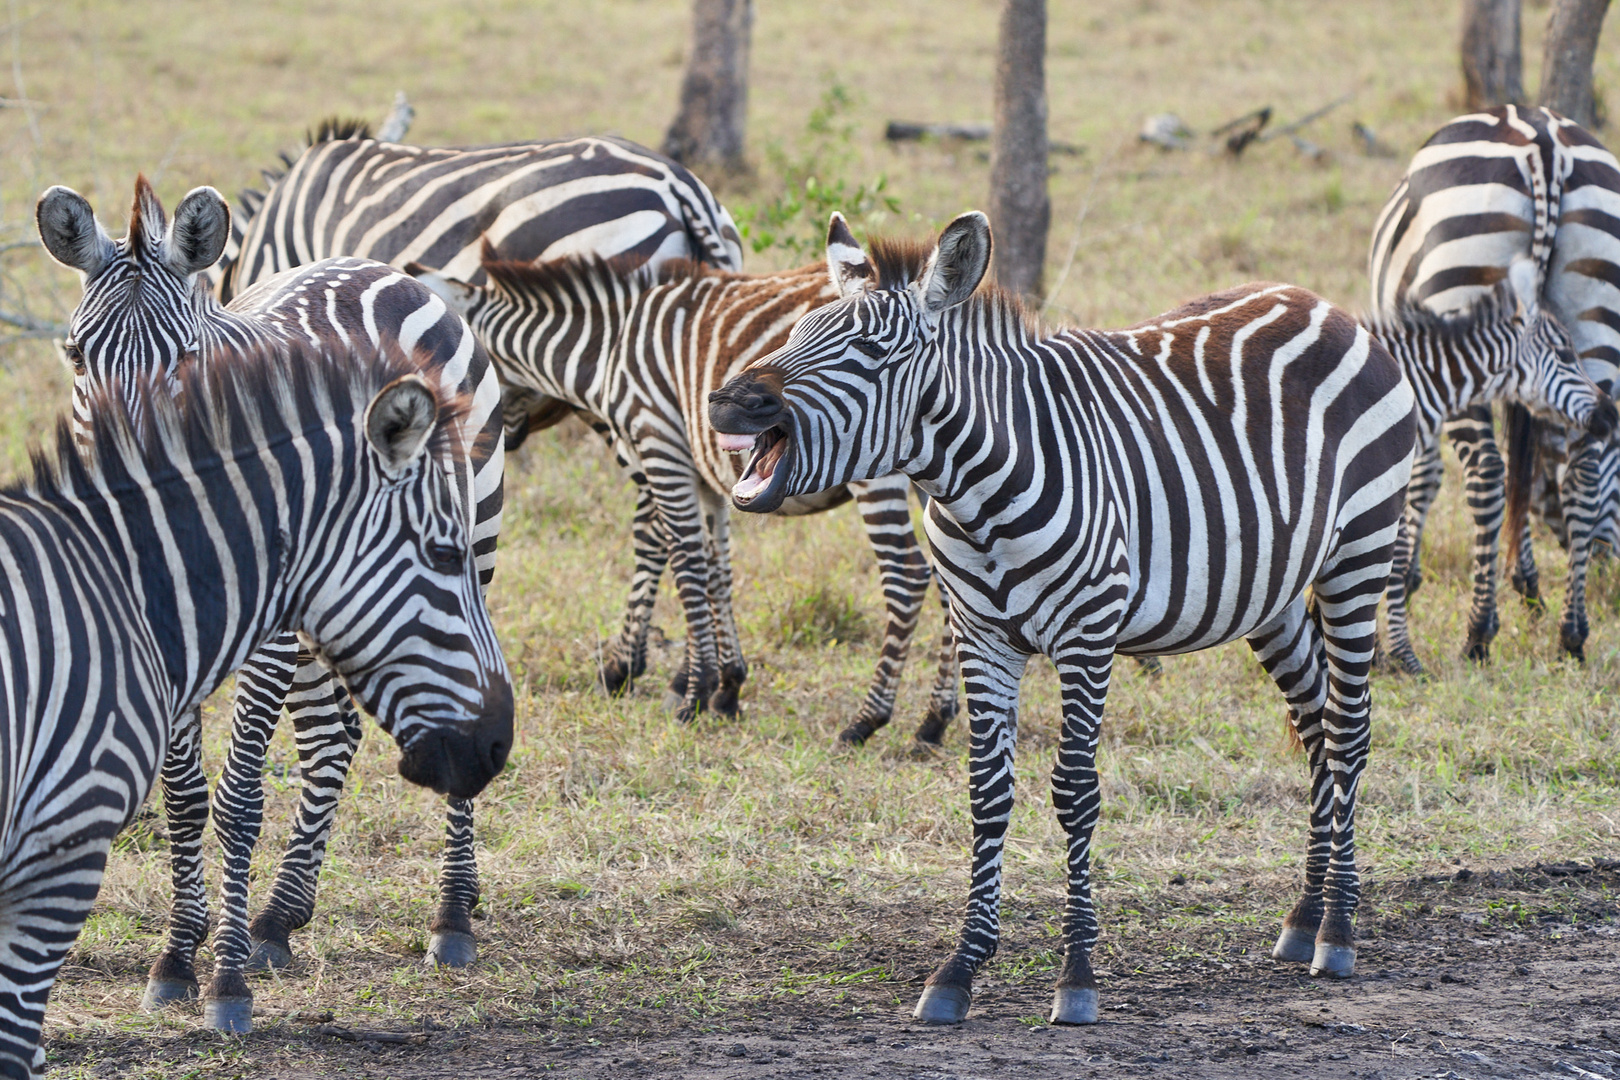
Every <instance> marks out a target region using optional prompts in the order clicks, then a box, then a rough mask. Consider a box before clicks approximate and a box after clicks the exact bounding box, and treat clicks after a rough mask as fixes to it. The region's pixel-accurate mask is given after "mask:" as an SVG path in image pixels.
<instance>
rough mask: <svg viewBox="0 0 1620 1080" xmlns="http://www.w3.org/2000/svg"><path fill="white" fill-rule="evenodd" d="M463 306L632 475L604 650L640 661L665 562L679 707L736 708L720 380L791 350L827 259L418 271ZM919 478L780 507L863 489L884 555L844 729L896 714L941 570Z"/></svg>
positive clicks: (945, 670)
mask: <svg viewBox="0 0 1620 1080" xmlns="http://www.w3.org/2000/svg"><path fill="white" fill-rule="evenodd" d="M407 269H408V270H410V271H411V272H412V273H415V274H417V275H418V276H419V278H420V279H421V280H422V281H423V282H425V283H426V284H428V285H429V286H431V287H432V288H433V289H435V290H436V291H438V292H439V293H440V294H441V295H442V296H443V297H444V298H445V300H446V302H447V303H449V304H450V306H451V307H453V308H454V309H456V310H457V311H459V312H461V314H462V315H463V316H464V317H465V318H466V319H467V322H468V324H469V325H470V326H471V327H472V329H473V333H475V334H477V335H478V337H479V339H480V340H482V341H484V342H486V343H487V344H488V346H489V349H490V355H491V357H492V358H493V359H494V361H495V363H496V365H497V367H498V368H499V369H500V371H501V377H502V380H503V381H504V382H505V383H506V385H507V387H508V388H509V395H508V396H509V398H510V396H511V394H510V391H511V390H512V389H522V390H528V391H531V392H533V393H535V394H538V395H540V396H542V397H543V398H545V399H548V400H559V401H562V402H565V403H566V404H568V405H569V406H571V407H572V408H574V409H576V410H577V411H579V412H580V413H581V414H584V415H586V416H588V417H589V418H590V419H591V421H592V422H593V424H595V425H596V426H598V428H599V429H602V430H603V434H604V435H605V436H606V437H607V438H608V440H609V441H610V442H611V443H612V444H613V446H614V449H615V451H616V452H617V454H618V455H619V458H620V460H621V462H623V463H624V464H625V465H626V467H627V469H628V470H629V472H630V474H631V476H632V478H633V479H634V481H635V483H636V485H637V489H638V496H637V512H636V515H635V523H634V537H635V545H634V546H635V550H636V573H635V577H634V579H633V583H632V586H631V593H630V604H629V610H628V612H627V614H626V616H625V623H624V630H623V632H622V633H621V634H620V635H619V637H618V638H617V640H616V642H615V645H614V648H613V649H612V650H611V651H610V653H609V655H608V656H607V658H606V659H605V662H604V671H605V675H606V681H607V682H608V684H609V687H610V688H616V687H617V686H618V685H622V684H623V683H625V682H627V681H628V680H629V679H631V678H633V677H634V675H635V674H636V673H637V672H638V670H639V669H640V668H641V667H642V666H644V663H645V650H646V639H647V629H648V621H649V619H650V617H651V614H652V605H653V600H654V598H655V596H656V593H657V588H658V582H659V578H660V577H661V575H662V573H663V571H664V568H665V564H666V560H670V559H671V558H672V561H673V563H674V566H673V571H674V580H675V585H676V588H677V590H678V591H679V594H680V599H681V604H682V608H683V610H684V612H685V616H686V626H687V635H686V641H687V657H686V663H685V665H684V670H683V672H682V675H680V676H677V683H676V687H677V690H678V692H680V693H681V694H682V698H683V700H682V711H681V715H682V717H683V718H686V719H690V718H691V717H692V716H694V715H696V713H697V712H698V711H699V710H700V709H703V708H713V709H714V710H715V711H717V712H720V713H722V714H731V713H735V712H736V710H737V692H738V689H739V688H740V687H741V685H742V682H743V680H744V679H745V678H746V676H747V670H748V669H747V664H746V662H745V660H744V658H743V653H742V648H741V645H740V642H739V640H738V635H737V625H736V620H735V618H734V617H733V614H732V606H731V555H730V540H729V526H728V522H727V517H728V510H727V505H726V493H727V492H728V491H729V490H730V489H731V487H732V485H733V484H735V483H736V481H737V478H738V477H737V472H736V469H735V466H734V464H733V458H732V457H731V456H730V455H729V454H726V453H724V452H722V451H721V450H720V449H719V447H718V445H717V444H716V441H715V436H714V432H713V431H712V429H711V428H710V425H709V418H708V406H707V398H708V394H709V392H710V391H712V390H716V389H718V388H719V387H720V386H721V384H722V383H724V382H725V381H726V380H727V379H729V378H731V377H732V376H733V375H735V374H737V372H739V371H741V370H742V368H743V366H744V365H745V364H747V363H748V362H749V361H751V360H753V359H754V358H756V357H759V356H761V355H763V354H764V353H766V352H769V351H770V350H772V349H774V348H776V347H777V346H779V345H781V344H782V343H783V342H784V341H785V340H786V337H787V332H788V329H789V328H790V327H791V326H792V325H793V323H794V322H795V321H796V320H797V319H798V318H799V317H800V316H802V315H803V314H804V313H805V312H807V311H809V310H810V309H811V308H813V307H817V306H819V305H821V304H824V303H827V302H828V301H830V300H833V299H836V297H837V292H836V290H835V289H834V288H833V286H832V284H831V283H830V282H829V280H828V275H827V268H826V265H825V264H824V263H816V264H814V265H811V266H806V267H801V268H799V269H797V270H788V271H783V272H781V273H776V274H762V275H752V276H750V275H741V274H728V273H722V272H718V271H713V270H710V269H708V268H706V267H700V266H697V265H695V264H693V263H692V262H690V261H685V260H682V261H677V262H669V263H666V264H665V265H664V266H663V267H662V268H660V269H658V270H653V269H651V268H647V267H643V268H640V269H629V268H626V267H625V266H624V265H623V264H621V263H618V262H616V261H606V260H601V259H595V258H584V259H582V258H565V259H557V260H547V261H544V262H538V263H526V262H511V261H505V260H501V259H499V258H498V257H497V254H496V252H495V250H494V248H493V247H490V248H488V249H486V251H485V261H484V264H483V276H484V278H485V280H486V284H484V285H474V284H470V283H467V282H461V281H456V280H453V279H451V278H449V277H447V276H446V275H444V274H443V273H440V272H437V271H432V270H429V269H427V268H425V267H422V266H420V265H418V264H411V265H410V266H408V267H407ZM910 486H911V485H910V482H909V481H908V480H906V478H905V477H902V476H889V477H880V478H876V479H872V480H866V481H860V482H857V483H854V484H851V485H848V486H847V487H844V486H840V487H838V488H835V489H833V490H831V491H828V492H823V493H820V494H817V495H814V496H805V497H801V498H796V499H792V500H787V501H786V502H785V503H784V504H783V506H782V507H781V508H779V511H778V512H780V513H785V514H790V515H796V514H808V513H817V512H820V511H822V510H826V509H828V508H830V507H833V506H837V505H839V504H840V503H843V502H845V501H847V500H848V499H850V498H851V497H852V496H853V498H854V500H855V503H856V507H857V509H859V511H860V514H861V519H862V522H863V523H864V525H865V527H866V533H867V538H868V540H869V541H870V542H871V544H872V548H873V551H874V553H875V554H876V557H877V563H878V570H879V573H880V575H881V577H882V580H883V593H884V599H885V602H886V604H887V607H888V626H887V632H886V634H885V637H884V643H883V648H882V652H881V654H880V656H879V659H878V669H877V672H876V674H875V675H874V677H873V681H872V685H871V688H870V690H869V691H868V692H867V695H866V698H865V701H864V702H863V703H862V705H861V709H860V711H859V713H858V714H857V715H856V717H855V719H854V720H853V721H852V722H851V723H850V724H849V725H848V726H847V727H846V728H845V730H844V731H843V732H842V734H841V738H842V739H843V740H844V741H845V742H848V743H854V744H859V743H862V742H864V741H865V740H866V739H867V738H869V737H870V736H871V734H872V733H873V732H874V731H876V730H877V729H878V728H881V727H882V726H883V725H885V724H887V723H888V722H889V720H890V718H891V716H892V715H893V712H894V702H895V695H896V693H897V691H898V688H899V681H900V672H901V668H902V665H903V664H904V663H905V660H906V657H907V655H908V653H909V650H910V647H911V639H912V637H913V635H914V633H915V631H916V627H917V622H918V617H919V614H920V612H921V609H922V605H923V601H924V599H925V597H926V594H927V590H928V582H929V578H930V571H929V567H928V562H927V560H926V559H925V558H924V556H923V554H922V551H921V549H920V548H919V546H918V544H917V540H916V534H915V533H914V532H913V529H912V523H911V512H910V506H909V504H908V502H907V497H908V491H909V489H910ZM942 652H943V654H944V655H943V656H942V660H941V664H940V667H939V673H938V677H937V678H936V680H935V685H934V689H933V693H932V696H931V698H930V703H929V707H928V714H927V716H926V717H925V719H924V721H923V724H922V727H921V729H920V730H919V731H918V733H917V738H918V739H919V740H920V741H922V742H925V743H929V744H935V743H938V742H939V741H940V739H941V738H942V737H943V734H944V730H945V727H946V725H947V723H948V722H949V720H950V718H951V717H952V716H954V714H955V712H956V668H955V664H954V663H953V662H952V660H951V654H950V650H949V641H948V639H947V641H946V643H945V646H944V648H943V649H942Z"/></svg>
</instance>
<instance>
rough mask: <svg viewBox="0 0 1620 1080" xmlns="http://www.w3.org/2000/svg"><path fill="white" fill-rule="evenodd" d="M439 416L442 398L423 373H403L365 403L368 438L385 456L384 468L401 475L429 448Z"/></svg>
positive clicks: (379, 452) (383, 459)
mask: <svg viewBox="0 0 1620 1080" xmlns="http://www.w3.org/2000/svg"><path fill="white" fill-rule="evenodd" d="M438 418H439V398H438V395H436V394H434V392H433V388H432V387H431V386H429V385H428V381H427V380H426V379H424V378H422V376H420V375H401V376H400V377H399V378H397V379H395V380H394V381H393V382H391V383H389V384H388V385H387V386H385V387H383V388H382V389H381V390H379V391H377V396H376V397H374V398H372V399H371V404H370V405H367V406H366V419H365V423H366V440H367V441H368V442H370V443H371V445H372V446H373V447H374V448H375V449H376V451H377V453H378V455H380V456H381V457H382V463H383V471H384V472H385V473H387V474H388V475H389V476H398V475H400V474H401V473H403V472H404V471H405V470H406V469H408V468H410V467H411V465H412V464H414V463H415V461H416V459H417V458H419V457H421V456H422V451H423V450H424V449H426V448H427V444H428V439H429V438H430V437H431V436H432V434H433V425H434V424H435V423H436V422H437V420H438Z"/></svg>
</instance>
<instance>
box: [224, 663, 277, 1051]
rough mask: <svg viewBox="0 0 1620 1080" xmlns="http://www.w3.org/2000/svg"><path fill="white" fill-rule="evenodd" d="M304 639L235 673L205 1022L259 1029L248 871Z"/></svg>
mask: <svg viewBox="0 0 1620 1080" xmlns="http://www.w3.org/2000/svg"><path fill="white" fill-rule="evenodd" d="M297 661H298V639H297V638H295V637H294V636H293V635H291V634H284V635H281V636H279V637H276V638H274V639H272V640H271V641H269V642H267V643H266V644H265V645H264V647H263V648H261V649H260V650H259V651H258V652H256V653H254V654H253V656H252V657H250V658H249V660H248V662H247V663H246V664H244V665H243V667H242V670H241V671H239V672H238V673H237V677H236V703H235V708H234V711H233V713H232V716H231V749H230V754H229V757H228V758H227V759H226V763H225V772H224V774H223V775H222V776H221V777H220V780H219V784H218V785H217V786H216V787H215V789H214V832H215V834H216V835H217V836H218V837H219V843H220V847H221V848H223V849H224V860H223V861H224V872H223V875H222V880H221V883H220V905H219V906H220V913H219V926H218V927H217V928H216V930H215V932H214V976H213V978H212V979H211V980H210V981H209V983H208V986H207V987H206V988H205V989H204V992H203V1024H204V1025H205V1026H206V1027H210V1028H214V1029H216V1030H219V1031H234V1032H244V1031H251V1030H252V1028H253V993H252V991H251V990H249V989H248V985H247V980H246V978H245V977H244V976H243V973H242V972H243V965H244V964H245V963H246V961H247V958H248V950H249V948H250V944H249V939H248V926H247V914H248V872H249V869H250V867H251V864H252V861H253V849H254V847H256V846H257V844H258V841H259V830H260V829H261V828H262V827H263V824H264V760H265V750H266V747H267V746H268V745H269V743H270V736H271V735H273V734H274V733H275V730H276V722H277V721H278V720H279V719H280V718H281V706H282V703H283V702H284V701H286V699H287V692H288V690H289V688H290V687H291V686H292V684H293V676H294V673H295V672H296V670H297Z"/></svg>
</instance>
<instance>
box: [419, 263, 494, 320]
mask: <svg viewBox="0 0 1620 1080" xmlns="http://www.w3.org/2000/svg"><path fill="white" fill-rule="evenodd" d="M405 272H406V273H407V274H409V275H411V277H413V278H415V279H416V280H417V281H420V282H421V283H422V284H424V285H426V286H427V287H428V288H430V289H432V290H433V291H434V292H435V293H437V294H438V296H439V299H441V300H443V301H444V302H445V303H446V304H448V305H450V310H451V311H454V312H455V313H456V314H457V315H460V316H462V317H463V318H465V317H466V315H467V312H469V311H471V310H472V306H473V304H474V303H475V302H477V300H478V297H479V294H481V293H482V292H483V289H481V288H479V287H478V286H477V285H469V284H467V283H466V282H465V281H457V280H455V279H454V278H448V277H445V276H444V275H443V274H441V273H439V271H437V270H429V269H428V268H427V267H425V266H423V265H422V264H421V263H419V262H408V263H406V264H405Z"/></svg>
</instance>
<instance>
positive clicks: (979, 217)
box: [913, 210, 990, 316]
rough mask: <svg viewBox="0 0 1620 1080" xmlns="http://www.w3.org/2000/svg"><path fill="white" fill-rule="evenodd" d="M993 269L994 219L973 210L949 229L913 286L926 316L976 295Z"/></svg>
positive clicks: (963, 215) (946, 229)
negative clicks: (991, 240) (991, 224)
mask: <svg viewBox="0 0 1620 1080" xmlns="http://www.w3.org/2000/svg"><path fill="white" fill-rule="evenodd" d="M989 268H990V219H989V218H987V217H985V216H984V215H983V214H981V213H979V212H978V211H977V210H970V211H968V212H967V213H965V214H962V215H960V216H959V217H957V218H956V219H955V220H954V221H952V222H951V223H950V224H949V225H947V226H945V230H944V231H943V232H941V233H940V234H939V243H938V244H936V245H935V246H934V253H933V254H932V255H930V256H929V257H928V265H927V266H925V267H923V272H922V277H920V278H918V279H917V284H916V285H914V286H913V288H915V289H916V290H917V297H918V299H919V301H920V302H921V304H922V309H923V313H924V314H925V315H929V316H934V315H938V314H939V313H940V312H942V311H944V310H945V309H946V308H949V307H955V306H956V305H957V304H960V303H961V302H962V301H964V300H966V299H967V298H968V297H970V296H972V295H973V290H974V289H977V288H978V287H979V282H981V281H983V280H984V272H985V271H986V270H988V269H989Z"/></svg>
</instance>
